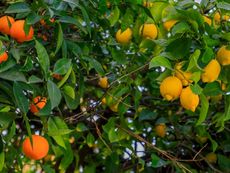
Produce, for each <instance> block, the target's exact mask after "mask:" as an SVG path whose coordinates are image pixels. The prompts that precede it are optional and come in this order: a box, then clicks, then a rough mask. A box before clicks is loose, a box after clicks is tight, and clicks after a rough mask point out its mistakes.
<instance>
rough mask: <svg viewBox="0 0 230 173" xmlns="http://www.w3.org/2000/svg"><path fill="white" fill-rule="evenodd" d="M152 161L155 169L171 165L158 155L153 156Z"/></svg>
mask: <svg viewBox="0 0 230 173" xmlns="http://www.w3.org/2000/svg"><path fill="white" fill-rule="evenodd" d="M151 159H152V167H154V168H159V167H162V166H165V165H167V164H169V163H170V162H169V161H164V160H162V159H161V158H160V157H158V156H157V155H156V154H152V155H151Z"/></svg>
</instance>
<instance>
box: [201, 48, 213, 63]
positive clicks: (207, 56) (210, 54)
mask: <svg viewBox="0 0 230 173" xmlns="http://www.w3.org/2000/svg"><path fill="white" fill-rule="evenodd" d="M214 56H215V54H214V52H213V50H212V49H211V48H210V47H207V48H206V49H205V52H204V54H203V55H202V58H201V60H202V62H203V63H208V62H209V61H210V60H212V59H213V58H214Z"/></svg>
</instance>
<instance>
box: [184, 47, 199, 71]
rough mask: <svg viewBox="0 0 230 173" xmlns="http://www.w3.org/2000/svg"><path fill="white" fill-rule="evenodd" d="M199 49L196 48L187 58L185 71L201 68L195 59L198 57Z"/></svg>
mask: <svg viewBox="0 0 230 173" xmlns="http://www.w3.org/2000/svg"><path fill="white" fill-rule="evenodd" d="M200 53H201V52H200V50H199V49H197V50H195V52H194V53H193V54H192V55H191V56H190V58H189V64H188V68H187V70H186V71H197V69H198V70H201V68H200V67H199V65H198V63H197V61H198V59H199V57H200Z"/></svg>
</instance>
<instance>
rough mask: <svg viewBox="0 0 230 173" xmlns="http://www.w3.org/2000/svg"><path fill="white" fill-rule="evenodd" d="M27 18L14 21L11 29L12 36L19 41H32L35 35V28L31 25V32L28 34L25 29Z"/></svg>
mask: <svg viewBox="0 0 230 173" xmlns="http://www.w3.org/2000/svg"><path fill="white" fill-rule="evenodd" d="M24 25H25V20H18V21H16V22H14V23H13V25H12V26H11V29H10V36H11V37H12V38H14V39H15V40H16V41H18V42H19V43H23V42H25V41H30V40H32V39H33V36H34V29H33V27H32V26H31V27H30V29H29V33H28V34H27V35H26V33H25V31H24Z"/></svg>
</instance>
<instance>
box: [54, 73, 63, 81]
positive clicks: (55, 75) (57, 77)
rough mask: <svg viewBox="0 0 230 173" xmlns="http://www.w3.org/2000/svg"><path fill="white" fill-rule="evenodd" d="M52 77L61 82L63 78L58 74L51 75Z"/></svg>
mask: <svg viewBox="0 0 230 173" xmlns="http://www.w3.org/2000/svg"><path fill="white" fill-rule="evenodd" d="M52 77H53V78H54V79H57V80H62V78H63V77H62V75H60V74H55V73H54V74H53V75H52Z"/></svg>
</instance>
